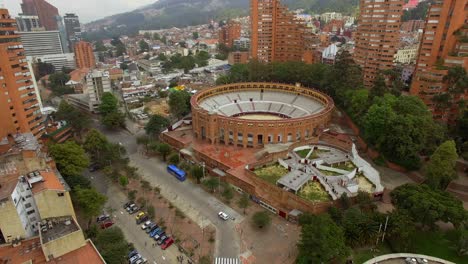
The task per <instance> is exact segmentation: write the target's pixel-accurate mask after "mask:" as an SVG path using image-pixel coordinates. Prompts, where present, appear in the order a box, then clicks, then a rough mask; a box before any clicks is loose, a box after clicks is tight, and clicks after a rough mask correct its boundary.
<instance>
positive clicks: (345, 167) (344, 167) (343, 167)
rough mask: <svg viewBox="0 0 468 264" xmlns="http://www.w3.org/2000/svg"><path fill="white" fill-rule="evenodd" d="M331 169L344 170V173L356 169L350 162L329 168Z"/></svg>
mask: <svg viewBox="0 0 468 264" xmlns="http://www.w3.org/2000/svg"><path fill="white" fill-rule="evenodd" d="M331 167H333V168H337V169H340V170H345V171H352V170H354V169H355V168H356V166H354V164H353V163H352V162H349V161H347V162H345V163H344V164H339V165H333V166H331Z"/></svg>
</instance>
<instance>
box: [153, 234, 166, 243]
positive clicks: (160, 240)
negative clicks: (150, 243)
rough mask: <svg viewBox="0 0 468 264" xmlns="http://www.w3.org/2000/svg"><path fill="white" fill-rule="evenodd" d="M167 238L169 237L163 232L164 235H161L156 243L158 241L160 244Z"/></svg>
mask: <svg viewBox="0 0 468 264" xmlns="http://www.w3.org/2000/svg"><path fill="white" fill-rule="evenodd" d="M168 238H169V237H168V236H167V235H166V234H164V235H162V236H161V238H159V240H158V241H157V242H156V243H158V245H162V244H163V243H164V241H166V239H168Z"/></svg>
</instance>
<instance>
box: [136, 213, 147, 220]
mask: <svg viewBox="0 0 468 264" xmlns="http://www.w3.org/2000/svg"><path fill="white" fill-rule="evenodd" d="M144 215H145V212H139V213H138V214H137V215H136V216H135V219H136V220H138V219H140V217H142V216H144Z"/></svg>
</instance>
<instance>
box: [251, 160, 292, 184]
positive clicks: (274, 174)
mask: <svg viewBox="0 0 468 264" xmlns="http://www.w3.org/2000/svg"><path fill="white" fill-rule="evenodd" d="M254 173H255V174H256V175H257V176H258V177H260V178H262V179H264V180H266V181H267V182H269V183H271V184H274V185H276V182H277V181H278V180H279V179H280V178H281V177H283V176H284V175H286V174H287V173H288V170H287V169H286V168H284V167H283V166H281V165H279V163H274V164H272V165H269V166H266V167H263V168H260V169H256V170H255V171H254Z"/></svg>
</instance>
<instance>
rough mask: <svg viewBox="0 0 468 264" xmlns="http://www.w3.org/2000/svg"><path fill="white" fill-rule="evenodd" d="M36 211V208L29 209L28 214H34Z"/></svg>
mask: <svg viewBox="0 0 468 264" xmlns="http://www.w3.org/2000/svg"><path fill="white" fill-rule="evenodd" d="M35 212H36V211H35V210H31V211H29V212H26V214H27V215H32V214H34V213H35Z"/></svg>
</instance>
